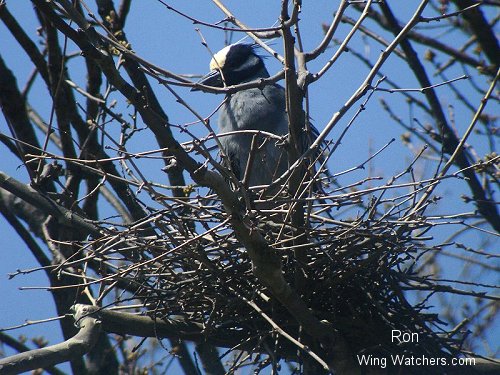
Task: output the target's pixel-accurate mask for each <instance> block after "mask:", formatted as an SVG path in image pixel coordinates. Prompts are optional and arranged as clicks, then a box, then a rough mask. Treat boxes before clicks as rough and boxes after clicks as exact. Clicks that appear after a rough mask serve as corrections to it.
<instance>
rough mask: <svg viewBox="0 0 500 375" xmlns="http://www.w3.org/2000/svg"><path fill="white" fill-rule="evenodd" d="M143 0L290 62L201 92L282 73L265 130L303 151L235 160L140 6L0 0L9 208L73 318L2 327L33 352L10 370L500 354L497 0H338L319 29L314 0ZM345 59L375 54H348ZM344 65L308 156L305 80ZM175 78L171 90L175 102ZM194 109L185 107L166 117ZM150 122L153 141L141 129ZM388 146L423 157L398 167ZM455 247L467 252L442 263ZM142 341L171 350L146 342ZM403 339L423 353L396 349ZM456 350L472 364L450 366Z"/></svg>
mask: <svg viewBox="0 0 500 375" xmlns="http://www.w3.org/2000/svg"><path fill="white" fill-rule="evenodd" d="M152 3H155V4H156V5H161V9H162V11H163V12H164V17H165V20H166V21H165V22H168V19H169V18H171V17H178V18H180V19H181V20H183V21H184V22H185V23H186V24H194V25H195V26H193V28H195V27H200V29H201V31H199V33H200V41H201V44H203V45H204V46H206V47H207V50H209V51H212V50H213V48H212V47H213V46H211V45H209V44H208V43H207V42H206V41H205V39H204V36H203V34H202V32H203V30H208V31H211V32H212V31H215V32H217V33H219V35H220V39H221V40H223V39H224V38H226V40H228V38H231V37H233V38H235V37H236V38H237V39H240V37H243V36H247V37H249V38H251V40H252V41H253V42H255V43H256V44H258V45H260V46H261V51H262V54H269V56H270V59H272V60H273V61H274V60H276V61H277V62H278V63H279V64H281V69H279V70H278V71H276V72H275V74H274V75H272V76H271V77H270V78H269V79H264V80H261V81H259V82H251V83H247V84H243V85H239V86H231V87H224V88H220V89H217V88H210V87H201V90H202V91H205V92H206V94H204V95H205V96H209V95H210V93H215V94H225V95H228V94H231V93H233V92H235V91H237V90H241V89H244V88H248V87H262V86H263V85H267V84H272V83H275V82H281V84H282V85H283V86H284V87H285V90H286V102H287V114H288V118H289V134H288V136H286V137H283V138H280V137H272V136H271V135H268V139H266V142H276V143H277V144H278V145H279V146H280V147H283V149H284V150H286V151H287V155H288V163H289V170H288V171H287V172H286V173H285V174H284V175H282V176H281V177H280V178H279V179H278V180H277V182H276V183H275V184H276V186H277V187H279V189H277V190H278V192H276V193H275V194H269V192H268V191H267V190H266V189H267V187H258V188H249V187H248V186H247V184H245V179H243V182H240V181H238V180H237V179H236V178H235V176H234V174H233V173H232V171H231V170H230V169H228V168H225V167H224V164H223V163H220V157H219V156H218V154H217V144H218V143H217V136H216V133H217V132H216V129H214V128H213V126H212V124H213V123H214V121H213V120H212V119H213V118H215V117H216V108H214V110H213V111H212V113H210V114H209V115H204V114H201V113H202V112H200V110H199V108H198V107H197V106H196V105H194V104H192V101H190V100H189V99H188V98H190V95H195V94H191V93H189V92H188V89H189V88H192V87H193V86H194V85H195V84H194V82H195V80H194V79H193V78H195V77H194V76H192V77H189V76H186V75H183V74H180V73H176V72H172V71H171V69H169V64H168V62H165V64H164V65H163V64H162V65H161V66H160V64H158V63H152V62H151V61H150V60H149V59H148V58H147V57H146V56H141V55H140V54H138V53H136V52H135V51H134V46H133V45H132V44H131V43H130V42H129V41H128V39H127V28H126V25H127V19H128V17H130V16H133V17H140V13H137V14H134V13H131V12H133V11H134V7H133V6H134V4H135V3H132V2H131V1H130V0H122V2H121V3H120V4H115V3H114V2H113V1H112V0H96V1H95V4H94V3H93V2H92V4H91V1H88V2H87V1H83V0H72V1H70V0H51V1H47V0H32V4H33V12H34V14H35V15H36V19H37V20H38V22H39V28H38V29H37V32H38V34H37V35H34V34H33V33H32V32H31V31H28V29H27V28H26V26H25V24H24V22H25V20H23V19H19V18H17V19H16V17H14V16H13V15H12V13H11V12H10V10H9V6H10V3H9V2H8V1H5V0H0V19H1V21H2V22H3V24H4V25H5V27H6V28H7V29H8V30H9V32H10V33H11V36H12V37H13V38H15V41H16V42H17V44H18V45H19V47H20V48H21V49H22V51H23V52H24V53H25V54H26V56H28V57H29V59H30V61H31V63H32V64H33V70H32V72H31V74H30V75H29V76H28V77H25V76H21V75H20V73H19V72H18V70H17V68H18V67H17V66H8V65H7V63H6V59H5V58H4V57H5V55H6V54H8V53H9V51H8V50H5V49H4V48H3V47H2V46H1V45H0V105H1V108H2V111H3V115H4V119H3V120H2V128H1V132H0V140H1V144H2V149H3V151H2V154H4V155H7V154H9V155H10V156H9V157H11V158H12V159H11V160H15V159H17V163H19V164H20V165H22V173H20V174H19V177H17V176H16V177H14V176H11V175H8V174H7V173H3V172H2V173H1V174H0V212H1V213H2V214H3V216H4V218H5V220H6V222H8V223H9V224H10V228H11V231H12V236H19V237H20V238H21V239H22V240H23V241H24V244H25V249H23V251H26V252H30V253H31V254H33V255H34V256H35V258H36V260H37V262H38V263H39V268H38V271H39V272H45V273H46V275H47V277H48V279H49V281H50V285H48V286H47V287H46V289H48V290H50V292H51V295H52V297H53V300H54V303H55V306H56V308H57V312H58V315H60V316H61V317H62V318H61V320H60V325H61V328H62V332H63V335H64V338H65V340H66V341H65V342H64V343H60V344H56V345H54V346H50V347H44V345H43V344H42V345H40V346H42V347H40V348H38V349H32V348H31V347H28V346H27V345H25V344H24V343H23V342H21V341H20V340H18V339H16V338H15V336H14V335H12V334H11V333H10V332H8V331H5V330H4V331H2V332H0V341H1V342H2V343H3V345H4V346H9V347H11V348H12V349H14V350H15V351H18V352H19V354H17V355H14V356H10V357H5V358H3V359H1V360H0V373H2V374H3V373H5V374H10V373H18V372H21V371H28V370H33V369H37V368H44V369H46V371H47V372H49V373H55V374H59V373H61V371H60V370H58V369H57V368H55V367H54V366H56V365H57V364H59V363H62V362H66V361H69V363H70V364H71V371H72V372H73V373H74V374H87V373H94V374H118V373H122V374H125V373H127V374H135V373H146V372H148V371H149V372H151V373H165V372H167V373H168V371H169V368H170V367H169V366H170V365H171V363H172V360H173V359H175V360H178V361H179V365H180V368H181V369H182V371H183V372H184V373H185V374H198V373H206V374H225V373H227V374H232V373H245V372H244V371H248V373H250V372H252V373H254V374H258V373H272V374H277V373H294V374H322V373H337V374H361V373H366V374H372V373H373V374H378V373H405V374H407V373H415V374H420V373H425V374H431V373H437V374H443V373H471V374H472V373H474V372H477V373H498V371H499V368H500V364H499V362H498V361H496V360H494V359H492V358H494V357H495V356H496V355H497V351H496V350H497V349H495V348H494V345H495V343H494V339H493V334H492V330H494V329H495V318H496V317H497V312H498V299H499V298H498V296H496V295H495V291H496V289H497V288H498V287H496V286H495V285H494V283H495V281H494V279H495V276H494V275H495V273H498V271H499V267H498V263H495V262H494V261H495V260H496V259H498V254H495V247H494V245H495V242H494V241H495V240H496V238H497V236H498V231H499V229H500V219H499V214H498V210H497V205H496V202H495V197H494V192H495V190H496V188H497V186H498V178H499V171H498V155H497V153H496V149H495V142H496V139H497V138H498V134H497V129H496V127H495V126H496V125H495V124H496V120H497V118H496V113H495V110H497V109H498V92H497V87H496V84H497V81H498V77H499V71H498V68H499V65H500V64H499V62H500V61H499V60H500V48H499V44H498V41H497V39H496V37H495V34H494V28H495V26H496V24H497V22H498V14H499V13H498V9H499V8H498V6H499V5H500V3H499V2H498V1H497V0H489V1H479V2H478V1H473V0H449V1H448V0H440V1H438V0H422V1H419V2H415V1H413V2H404V4H403V2H400V1H371V0H363V1H361V0H339V1H336V2H332V14H333V16H332V17H331V19H329V18H330V17H329V16H328V15H326V14H325V15H324V17H325V20H324V22H325V23H324V25H323V34H322V35H321V38H319V40H320V41H319V42H318V43H317V45H316V46H315V47H314V48H312V49H310V50H308V49H306V48H305V47H304V46H305V45H310V44H312V42H311V41H308V40H305V37H304V36H303V23H304V22H306V21H307V18H306V14H307V13H305V10H307V8H308V7H314V6H315V5H314V3H313V2H304V3H303V4H302V1H300V0H294V1H285V0H284V1H281V2H279V5H280V9H279V11H278V12H277V14H275V19H276V23H275V24H274V25H272V26H270V27H269V26H266V27H263V25H261V24H260V22H259V21H258V20H257V19H255V20H254V24H251V25H246V24H244V23H243V22H242V21H241V16H242V15H241V14H233V13H232V12H231V10H230V9H228V8H227V7H226V6H225V5H224V4H223V3H222V2H221V1H219V0H213V6H214V9H219V10H220V11H221V12H222V14H223V16H222V20H221V21H220V22H213V21H207V20H204V19H200V18H195V17H194V16H193V15H191V14H187V13H185V12H183V11H182V9H181V8H182V6H179V7H178V8H177V7H174V6H172V5H170V4H169V2H168V1H162V0H157V1H154V2H153V1H151V2H146V1H144V2H143V3H141V6H143V7H147V6H151V4H152ZM302 7H304V12H303V9H302ZM137 12H139V11H137ZM246 18H248V17H246ZM145 27H147V26H145ZM320 30H321V29H318V31H320ZM450 34H453V38H454V39H453V40H456V41H457V42H456V44H455V43H453V44H451V43H450V42H449V41H450V40H452V39H451V38H450V37H449V35H450ZM151 37H152V38H156V37H158V38H161V35H154V33H151ZM179 38H182V36H181V35H179ZM269 40H274V43H273V44H270V43H268V41H269ZM278 46H279V47H278ZM167 47H168V46H167ZM367 49H371V50H372V51H373V50H374V51H380V52H377V53H375V57H374V58H373V57H370V56H372V55H373V53H372V54H367V53H366V50H367ZM201 50H202V49H200V50H199V51H201ZM194 51H195V50H194V49H193V54H194V53H195V52H194ZM197 51H198V50H197ZM210 53H211V52H209V53H206V54H205V55H203V56H204V57H207V56H210V55H209V54H210ZM197 58H198V57H197ZM346 58H349V59H352V60H353V61H355V64H356V66H358V67H361V66H364V67H365V68H366V69H365V70H363V69H359V70H358V71H356V72H353V71H350V72H346V71H342V70H340V69H339V68H338V67H341V66H342V65H341V62H342V61H343V60H344V59H346ZM207 60H208V59H207ZM389 61H390V62H389ZM312 66H314V67H319V68H314V69H313V68H311V67H312ZM388 67H390V68H388ZM334 69H336V70H335V72H336V73H335V74H337V75H338V74H351V75H353V76H354V77H355V78H356V80H359V82H360V84H359V86H358V87H357V88H356V89H355V90H353V91H352V92H345V91H342V90H341V88H338V89H337V92H339V93H341V95H343V97H345V101H344V104H342V105H339V106H337V107H333V106H332V107H331V108H329V113H330V119H329V120H328V121H325V122H324V123H317V122H316V124H315V125H316V127H317V128H318V129H319V130H320V134H319V136H318V137H317V139H315V140H313V142H311V146H310V147H309V149H308V150H307V151H306V152H305V153H302V154H301V153H299V152H297V150H299V149H300V148H299V147H297V146H298V142H300V138H301V137H303V132H304V129H307V128H308V127H309V126H310V124H309V121H310V120H309V118H314V113H310V108H311V103H312V102H313V100H314V97H312V96H311V97H310V95H309V93H310V92H311V91H312V90H313V89H314V87H315V86H316V85H318V84H320V83H321V84H323V85H335V80H331V79H330V78H329V73H330V72H331V71H332V70H334ZM82 72H83V73H82ZM20 82H26V83H25V86H24V87H20ZM408 82H414V83H415V86H411V87H409V86H408ZM40 86H41V88H40ZM197 87H199V86H197ZM324 87H326V86H324ZM199 88H200V87H199ZM40 92H45V94H46V95H47V96H48V98H49V103H50V106H49V107H50V108H48V107H47V104H44V103H47V100H40ZM165 94H168V95H169V96H171V97H173V98H174V100H175V103H176V104H175V106H174V104H172V105H171V106H170V107H169V106H168V105H162V104H161V103H162V102H161V100H159V96H160V95H165ZM196 95H200V94H196ZM220 97H221V98H222V96H220ZM443 97H448V98H450V97H451V98H453V106H452V105H449V106H448V107H447V106H446V100H445V99H443ZM377 98H378V99H377ZM377 100H379V101H378V102H377ZM169 105H170V104H169ZM180 107H182V108H184V112H183V113H185V114H186V115H185V117H186V119H185V122H184V123H183V124H174V123H172V121H170V120H169V114H170V113H172V112H173V111H175V110H178V109H179V108H180ZM380 108H382V111H381V110H380ZM380 112H382V113H383V114H384V115H385V119H386V121H390V122H391V123H392V124H393V125H394V126H399V127H400V130H398V132H399V134H400V135H401V137H400V139H399V141H396V140H395V139H392V140H390V141H389V142H387V144H386V145H385V146H383V147H381V148H380V149H378V150H374V151H373V152H371V154H370V155H369V157H367V158H366V160H364V161H362V162H361V163H359V162H352V164H351V165H350V166H349V167H347V168H343V167H342V168H340V167H339V166H338V164H337V163H336V162H335V160H353V159H349V150H346V149H344V148H342V143H343V142H346V141H347V140H348V139H349V137H350V136H351V134H352V131H353V130H352V129H353V128H354V127H358V126H361V125H359V123H360V122H361V120H360V119H361V117H362V116H363V115H364V114H366V113H369V114H370V115H372V114H373V113H380ZM194 125H196V129H204V130H203V131H202V132H200V131H199V130H195V127H194ZM367 131H369V132H373V133H374V134H377V133H379V132H381V130H380V128H379V126H378V125H377V124H376V123H372V125H371V129H369V130H367ZM145 134H146V136H145ZM334 134H335V136H334ZM144 137H146V138H148V140H149V142H154V146H151V147H150V146H148V148H147V149H145V148H144V146H141V145H143V143H141V142H143V141H144ZM152 144H153V143H150V145H152ZM396 144H398V145H399V146H401V148H402V149H404V151H400V154H398V155H406V157H407V158H408V159H407V162H406V163H405V165H404V168H402V169H401V170H399V171H397V170H395V169H394V168H393V166H394V165H396V164H397V163H394V151H393V147H395V145H396ZM251 159H252V158H251V157H250V158H249V160H251ZM5 160H8V158H7V156H6V157H5ZM151 166H152V167H151ZM326 168H328V169H329V170H330V172H327V171H326ZM378 170H381V171H382V172H375V171H378ZM320 185H321V186H322V188H321V189H318V188H313V186H320ZM266 191H267V193H266ZM460 197H461V201H460ZM270 203H272V204H270ZM449 261H453V262H454V263H455V264H458V266H455V268H454V269H455V270H456V269H457V267H458V269H459V271H457V272H455V273H454V275H453V276H451V277H450V274H453V272H451V271H450V270H449V269H448V268H447V264H448V262H449ZM33 271H34V270H18V271H17V272H14V271H13V270H12V273H11V277H14V276H16V277H20V276H21V275H25V274H30V273H31V272H33ZM431 306H433V307H432V310H431ZM12 308H13V309H15V307H14V306H13V307H12ZM496 330H497V332H498V328H497V329H496ZM394 332H404V333H406V334H416V335H418V342H416V341H415V340H413V341H412V342H402V341H399V340H395V339H393V333H394ZM131 336H132V337H134V338H132V339H131V338H130V337H131ZM146 338H149V340H148V341H145V339H146ZM483 344H484V345H486V346H485V347H482V345H483ZM146 348H147V349H148V350H157V351H163V352H164V356H163V358H162V361H158V362H156V363H150V362H148V361H147V360H146V359H145V358H143V357H142V354H143V353H144V351H145V349H146ZM84 354H86V355H85V356H84ZM479 354H482V355H483V356H480V355H479ZM395 356H399V357H398V358H406V359H409V358H416V359H417V361H416V362H415V361H414V362H412V363H410V364H409V363H408V362H406V363H403V364H401V363H399V364H398V363H396V364H394V365H393V366H392V367H393V368H392V369H389V367H391V364H392V362H391V358H395ZM487 357H491V358H487ZM363 358H365V359H366V358H373V359H376V360H379V361H380V360H381V359H382V358H386V359H387V360H388V361H389V362H388V364H387V368H386V367H385V366H382V365H381V364H380V363H375V362H370V363H369V364H366V363H363V360H362V359H363ZM422 358H425V360H428V361H437V363H435V362H431V363H429V362H425V361H424V363H421V362H418V360H419V359H422ZM456 360H460V361H462V362H466V361H467V360H468V361H469V362H468V363H465V364H464V363H462V366H449V365H450V364H452V361H456ZM472 362H474V364H472ZM464 367H466V368H465V370H464ZM287 369H288V370H287ZM391 371H392V372H391Z"/></svg>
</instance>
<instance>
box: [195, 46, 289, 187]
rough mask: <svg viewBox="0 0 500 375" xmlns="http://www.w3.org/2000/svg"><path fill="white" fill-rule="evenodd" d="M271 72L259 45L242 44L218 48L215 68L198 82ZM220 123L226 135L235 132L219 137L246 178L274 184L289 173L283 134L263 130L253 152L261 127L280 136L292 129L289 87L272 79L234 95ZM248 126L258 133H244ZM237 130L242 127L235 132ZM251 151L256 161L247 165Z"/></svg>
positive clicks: (229, 161)
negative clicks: (287, 108) (287, 97)
mask: <svg viewBox="0 0 500 375" xmlns="http://www.w3.org/2000/svg"><path fill="white" fill-rule="evenodd" d="M268 77H269V72H268V71H267V69H266V67H265V65H264V61H263V58H262V57H261V56H259V55H258V54H257V53H256V48H255V46H254V45H251V44H244V43H237V44H231V45H228V46H226V47H224V48H223V49H221V50H220V51H219V52H217V53H215V54H214V55H213V58H212V59H211V61H210V72H209V73H208V74H207V75H205V76H204V77H203V78H202V79H201V80H200V81H198V82H197V83H198V84H202V85H206V86H212V87H224V86H232V85H238V84H241V83H246V82H252V81H256V80H259V79H261V78H268ZM194 89H195V90H196V87H195V88H194ZM218 128H219V133H220V134H224V133H230V132H231V134H230V135H223V136H220V137H219V141H220V144H221V146H222V153H223V155H224V156H225V158H226V165H229V166H230V168H231V170H232V171H233V173H234V174H235V176H236V178H238V179H239V180H240V181H241V180H242V179H243V178H245V179H246V181H247V183H248V186H262V185H269V184H271V183H272V182H273V180H275V179H276V178H278V177H279V176H281V175H282V174H283V173H284V172H286V170H287V168H288V162H287V155H286V150H285V149H284V148H283V147H281V146H279V145H277V141H278V140H277V139H275V138H269V137H266V136H264V135H259V136H258V137H257V138H256V140H257V142H254V150H253V151H252V139H253V138H254V135H255V134H256V132H255V131H262V132H265V133H272V134H274V135H276V136H279V137H283V136H286V135H287V133H288V119H287V114H286V111H285V91H284V89H283V87H281V86H280V85H278V84H270V85H265V86H264V87H255V88H249V89H244V90H241V91H237V92H234V93H232V94H228V95H227V96H226V99H225V101H224V102H223V104H222V105H221V107H220V109H219V119H218ZM248 130H252V131H254V132H247V133H245V132H244V131H248ZM235 131H241V132H240V133H233V132H235ZM256 146H257V147H256ZM251 152H253V160H252V162H251V166H250V168H247V163H248V160H249V155H250V153H251ZM247 169H248V171H247ZM245 171H247V174H248V175H247V176H245Z"/></svg>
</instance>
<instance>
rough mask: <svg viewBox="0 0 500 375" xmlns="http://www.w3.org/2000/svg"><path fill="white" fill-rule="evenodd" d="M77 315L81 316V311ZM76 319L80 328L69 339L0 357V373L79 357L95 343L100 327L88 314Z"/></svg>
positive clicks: (18, 371) (51, 364) (53, 363)
mask: <svg viewBox="0 0 500 375" xmlns="http://www.w3.org/2000/svg"><path fill="white" fill-rule="evenodd" d="M81 306H82V305H81ZM78 313H79V312H78V311H77V314H78ZM78 315H80V316H81V313H80V314H78ZM80 316H78V318H80ZM77 321H78V326H79V328H80V330H79V331H78V333H77V334H76V335H75V336H73V337H72V338H70V339H69V340H66V341H64V342H62V343H60V344H56V345H51V346H48V347H46V348H41V349H34V350H30V351H27V352H24V353H20V354H16V355H13V356H10V357H6V358H2V359H0V373H2V374H3V375H10V374H19V373H21V372H24V371H30V370H34V369H37V368H44V367H50V366H54V365H56V364H58V363H62V362H67V361H71V360H73V359H77V358H81V357H82V356H83V355H84V354H85V353H88V352H89V351H90V350H91V349H92V347H93V346H94V345H95V344H96V342H97V340H98V338H99V332H100V330H101V327H100V323H99V321H98V320H97V319H95V318H92V317H89V316H83V317H81V319H80V320H78V319H77Z"/></svg>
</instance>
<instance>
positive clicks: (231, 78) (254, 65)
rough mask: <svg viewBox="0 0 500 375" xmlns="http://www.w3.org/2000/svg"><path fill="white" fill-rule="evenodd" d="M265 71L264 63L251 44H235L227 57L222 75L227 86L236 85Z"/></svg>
mask: <svg viewBox="0 0 500 375" xmlns="http://www.w3.org/2000/svg"><path fill="white" fill-rule="evenodd" d="M262 69H264V62H263V61H262V59H261V58H260V57H259V56H258V55H256V54H255V52H254V48H253V47H252V46H251V45H250V44H235V45H234V46H232V47H231V48H230V49H229V51H228V53H227V56H226V61H225V64H224V66H223V68H222V73H223V74H224V78H225V79H226V84H227V85H236V84H238V83H241V82H243V81H244V80H245V79H248V78H249V77H252V76H254V75H255V74H256V73H257V72H259V71H260V70H262Z"/></svg>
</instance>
